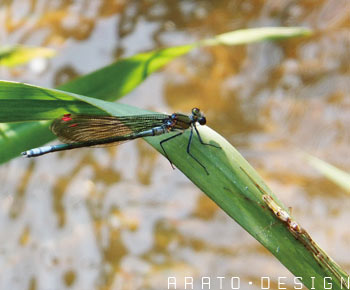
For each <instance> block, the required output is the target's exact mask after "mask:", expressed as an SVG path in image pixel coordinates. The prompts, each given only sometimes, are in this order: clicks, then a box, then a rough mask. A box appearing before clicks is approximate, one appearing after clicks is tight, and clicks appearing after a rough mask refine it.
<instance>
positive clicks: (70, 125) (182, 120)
mask: <svg viewBox="0 0 350 290" xmlns="http://www.w3.org/2000/svg"><path fill="white" fill-rule="evenodd" d="M196 123H199V124H200V125H205V123H206V118H205V116H204V114H203V113H202V112H201V111H200V110H199V109H198V108H194V109H192V114H190V115H184V114H181V113H174V114H171V115H167V114H143V115H131V116H94V115H73V114H65V115H63V117H62V118H58V119H55V120H54V121H53V123H52V124H51V127H50V129H51V131H52V132H53V133H54V134H55V135H56V136H57V137H58V138H59V139H60V140H61V141H62V142H64V143H65V144H58V145H49V146H44V147H39V148H34V149H30V150H28V151H25V152H22V155H24V156H26V157H36V156H40V155H44V154H47V153H50V152H56V151H62V150H70V149H74V148H81V147H99V146H109V145H118V144H120V143H123V142H126V141H129V140H133V139H137V138H142V137H148V136H158V135H162V134H166V133H169V132H177V134H175V135H172V136H170V137H168V138H166V139H164V140H162V141H160V146H161V148H162V150H163V152H164V155H165V157H166V158H167V159H168V160H169V162H170V164H171V166H172V167H173V164H172V162H171V160H170V158H169V156H168V154H167V152H166V151H165V149H164V146H163V145H164V143H165V142H167V141H169V140H171V139H174V138H176V137H178V136H180V135H181V134H182V133H183V132H184V131H185V130H186V129H190V137H189V139H188V143H187V153H188V154H189V155H190V156H191V157H192V158H193V159H194V160H195V161H196V162H197V163H198V164H199V165H200V166H201V167H202V168H203V169H204V170H205V172H206V173H207V174H208V175H209V173H208V171H207V169H206V167H205V166H204V165H203V164H202V163H201V162H200V161H199V160H198V159H197V158H196V157H195V156H193V155H192V153H191V151H190V148H191V143H192V137H193V129H194V130H195V132H196V134H197V136H198V139H199V141H200V143H201V144H203V145H210V146H213V147H216V148H220V147H219V146H216V145H214V144H208V143H204V142H203V140H202V138H201V136H200V134H199V132H198V129H197V127H196ZM173 168H174V167H173Z"/></svg>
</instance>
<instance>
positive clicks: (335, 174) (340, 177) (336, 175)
mask: <svg viewBox="0 0 350 290" xmlns="http://www.w3.org/2000/svg"><path fill="white" fill-rule="evenodd" d="M303 155H304V157H305V158H306V160H307V161H308V162H309V164H310V165H311V166H312V167H314V168H315V169H316V170H318V171H319V172H320V173H321V174H323V175H324V176H325V177H327V178H328V179H329V180H331V181H333V182H334V183H336V184H337V185H338V186H340V187H341V188H343V189H344V190H345V191H346V192H347V193H350V174H349V173H346V172H344V171H342V170H340V169H339V168H337V167H335V166H333V165H331V164H329V163H327V162H325V161H323V160H321V159H318V158H316V157H314V156H312V155H309V154H303Z"/></svg>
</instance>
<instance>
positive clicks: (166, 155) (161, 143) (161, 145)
mask: <svg viewBox="0 0 350 290" xmlns="http://www.w3.org/2000/svg"><path fill="white" fill-rule="evenodd" d="M182 133H183V132H180V133H177V134H175V135H173V136H170V137H169V138H166V139H164V140H162V141H160V142H159V144H160V147H162V149H163V152H164V155H165V157H166V159H168V161H169V162H170V165H171V167H172V168H173V169H175V167H174V165H173V163H172V162H171V160H170V158H169V156H168V154H167V153H166V151H165V149H164V147H163V143H164V142H167V141H169V140H171V139H174V138H175V137H178V136H180V135H182Z"/></svg>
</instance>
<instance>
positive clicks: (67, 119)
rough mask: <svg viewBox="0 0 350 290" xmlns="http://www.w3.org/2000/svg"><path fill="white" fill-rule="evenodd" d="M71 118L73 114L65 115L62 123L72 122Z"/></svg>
mask: <svg viewBox="0 0 350 290" xmlns="http://www.w3.org/2000/svg"><path fill="white" fill-rule="evenodd" d="M70 116H71V114H64V115H63V117H62V121H64V122H67V121H71V120H72V118H71V117H70Z"/></svg>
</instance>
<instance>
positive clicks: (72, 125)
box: [68, 119, 78, 127]
mask: <svg viewBox="0 0 350 290" xmlns="http://www.w3.org/2000/svg"><path fill="white" fill-rule="evenodd" d="M71 120H72V119H71ZM76 126H78V124H77V123H74V124H71V125H69V126H68V127H76Z"/></svg>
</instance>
